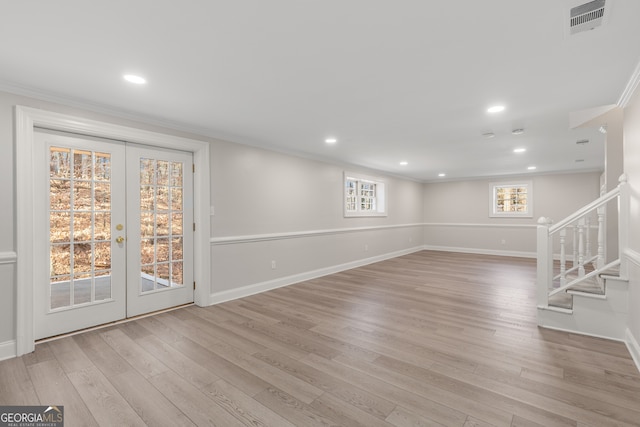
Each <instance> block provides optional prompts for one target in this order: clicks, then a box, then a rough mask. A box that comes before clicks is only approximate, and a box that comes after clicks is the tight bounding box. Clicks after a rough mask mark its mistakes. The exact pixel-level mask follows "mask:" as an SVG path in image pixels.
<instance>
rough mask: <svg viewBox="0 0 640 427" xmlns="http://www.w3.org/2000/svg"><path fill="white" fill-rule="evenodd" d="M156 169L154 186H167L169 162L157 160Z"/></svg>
mask: <svg viewBox="0 0 640 427" xmlns="http://www.w3.org/2000/svg"><path fill="white" fill-rule="evenodd" d="M156 168H157V171H156V184H158V185H169V162H167V161H165V160H158V161H157V165H156Z"/></svg>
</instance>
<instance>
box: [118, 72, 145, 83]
mask: <svg viewBox="0 0 640 427" xmlns="http://www.w3.org/2000/svg"><path fill="white" fill-rule="evenodd" d="M123 77H124V79H125V80H126V81H128V82H129V83H133V84H137V85H143V84H145V83H146V82H147V80H146V79H145V78H144V77H140V76H136V75H135V74H125V75H124V76H123Z"/></svg>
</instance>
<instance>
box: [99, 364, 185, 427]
mask: <svg viewBox="0 0 640 427" xmlns="http://www.w3.org/2000/svg"><path fill="white" fill-rule="evenodd" d="M109 382H110V383H111V384H112V385H113V386H114V387H115V389H116V390H118V392H119V393H120V395H121V396H122V397H123V398H124V400H126V401H127V403H128V404H129V406H131V408H133V410H134V411H135V412H136V414H138V416H139V417H140V418H142V420H143V421H144V422H145V423H146V424H147V425H149V426H162V425H170V426H176V427H177V426H184V427H186V426H195V424H194V423H193V422H191V420H190V419H189V418H188V417H187V416H186V415H185V414H184V413H183V412H182V411H181V410H179V409H178V408H177V407H176V406H175V405H174V404H173V403H172V402H171V401H170V400H169V399H167V398H166V397H165V396H164V395H163V394H162V393H161V392H160V391H158V389H156V388H155V387H154V386H153V385H151V384H150V383H149V381H147V379H146V378H145V377H143V376H142V375H141V374H140V373H138V372H137V371H130V372H126V373H123V374H119V375H114V376H112V377H111V378H109Z"/></svg>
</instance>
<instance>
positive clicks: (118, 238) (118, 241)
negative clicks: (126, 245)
mask: <svg viewBox="0 0 640 427" xmlns="http://www.w3.org/2000/svg"><path fill="white" fill-rule="evenodd" d="M122 242H124V237H122V236H118V237H116V243H122Z"/></svg>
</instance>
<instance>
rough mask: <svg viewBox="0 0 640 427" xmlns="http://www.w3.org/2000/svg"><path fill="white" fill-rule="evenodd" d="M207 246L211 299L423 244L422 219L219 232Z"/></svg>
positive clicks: (273, 286) (263, 288)
mask: <svg viewBox="0 0 640 427" xmlns="http://www.w3.org/2000/svg"><path fill="white" fill-rule="evenodd" d="M211 245H212V248H211V249H212V250H211V277H212V284H211V301H212V303H214V304H216V303H221V302H224V301H229V300H232V299H237V298H242V297H245V296H248V295H252V294H256V293H259V292H264V291H267V290H270V289H276V288H279V287H282V286H287V285H290V284H293V283H298V282H302V281H304V280H310V279H313V278H316V277H321V276H325V275H328V274H332V273H336V272H338V271H344V270H348V269H350V268H355V267H359V266H362V265H366V264H370V263H373V262H378V261H382V260H385V259H389V258H394V257H397V256H401V255H405V254H408V253H412V252H417V251H420V250H422V249H424V244H423V227H422V224H403V225H390V226H381V227H361V228H350V229H336V230H315V231H305V232H293V233H281V234H269V235H255V236H229V237H218V238H212V239H211ZM274 262H275V268H273V267H274V264H273V263H274Z"/></svg>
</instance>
